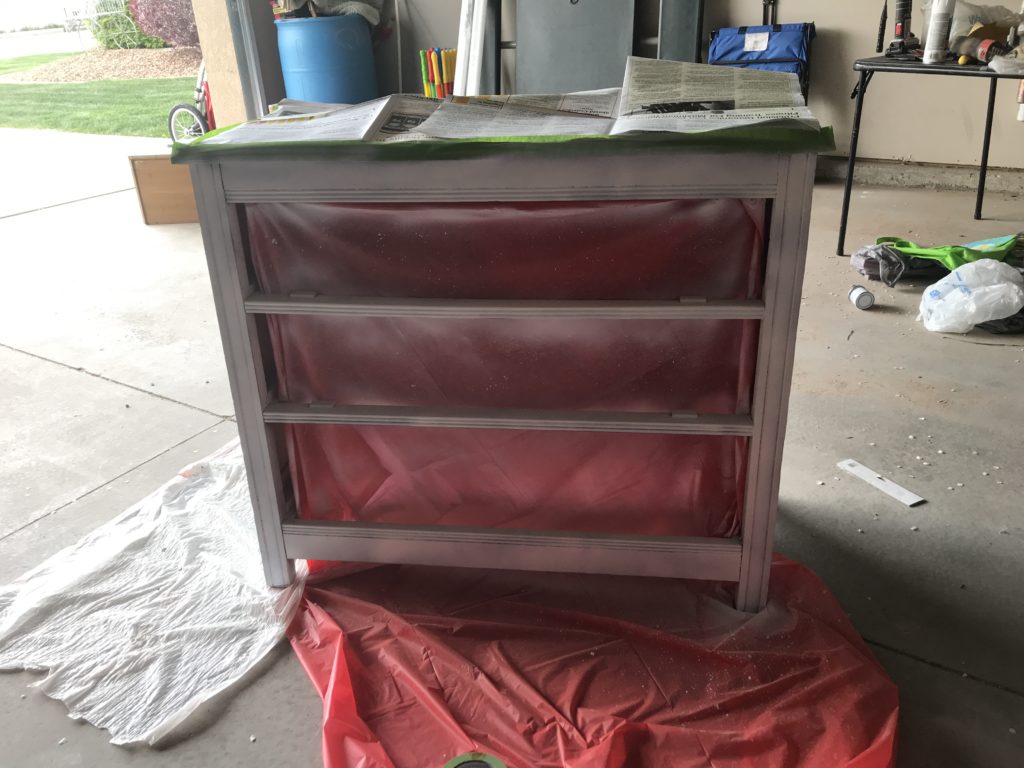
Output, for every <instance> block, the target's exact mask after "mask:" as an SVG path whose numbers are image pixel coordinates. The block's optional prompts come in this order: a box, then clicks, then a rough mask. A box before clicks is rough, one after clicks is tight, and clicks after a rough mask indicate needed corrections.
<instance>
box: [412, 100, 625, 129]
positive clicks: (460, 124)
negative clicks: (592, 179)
mask: <svg viewBox="0 0 1024 768" xmlns="http://www.w3.org/2000/svg"><path fill="white" fill-rule="evenodd" d="M613 124H614V121H613V120H612V119H611V118H608V117H598V116H594V115H589V114H579V113H577V112H561V111H558V110H554V109H537V108H534V107H527V106H522V105H521V104H519V103H517V102H515V101H513V100H512V99H460V98H452V99H451V100H449V101H446V102H445V103H443V104H442V105H441V106H440V107H439V108H438V110H437V111H436V112H434V114H433V115H431V116H430V118H429V119H428V120H426V121H424V123H423V124H422V125H420V126H419V128H418V130H419V132H420V133H421V134H423V135H425V136H429V137H430V138H434V139H464V138H496V137H502V136H604V135H607V134H608V133H609V132H610V131H611V129H612V126H613Z"/></svg>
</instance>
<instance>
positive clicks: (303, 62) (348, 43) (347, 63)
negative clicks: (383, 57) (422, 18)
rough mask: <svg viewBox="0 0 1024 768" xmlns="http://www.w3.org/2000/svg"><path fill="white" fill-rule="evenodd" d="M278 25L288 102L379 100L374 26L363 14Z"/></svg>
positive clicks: (356, 102) (291, 20)
mask: <svg viewBox="0 0 1024 768" xmlns="http://www.w3.org/2000/svg"><path fill="white" fill-rule="evenodd" d="M275 23H276V24H277V47H278V50H279V51H280V53H281V72H282V74H283V75H284V90H285V95H286V96H287V97H288V98H289V99H301V100H303V101H328V102H336V103H342V104H358V103H359V102H361V101H368V100H370V99H375V98H376V97H377V75H376V73H375V71H374V66H373V46H372V45H371V44H370V25H369V24H368V23H367V22H366V19H364V18H363V17H362V16H359V15H357V14H348V15H345V16H318V17H316V18H309V19H281V20H280V21H277V22H275Z"/></svg>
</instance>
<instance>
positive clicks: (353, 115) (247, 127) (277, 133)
mask: <svg viewBox="0 0 1024 768" xmlns="http://www.w3.org/2000/svg"><path fill="white" fill-rule="evenodd" d="M387 103H388V99H387V98H384V99H374V100H373V101H367V102H366V103H364V104H356V105H355V106H352V107H342V108H341V109H335V110H331V111H327V112H313V113H309V114H303V115H294V116H284V117H278V116H275V115H270V116H269V117H265V118H263V119H262V120H253V121H252V122H249V123H242V124H241V125H238V126H235V127H234V128H229V129H228V130H226V131H223V132H222V133H218V134H216V135H214V136H210V137H209V138H208V139H204V141H203V143H204V144H263V143H279V142H280V143H287V142H296V141H297V142H301V141H344V140H346V139H348V140H360V139H364V138H365V137H366V134H367V132H368V131H369V130H370V127H371V126H372V125H373V124H374V123H375V122H376V121H377V118H379V117H380V115H381V112H382V111H383V110H384V108H385V107H386V106H387Z"/></svg>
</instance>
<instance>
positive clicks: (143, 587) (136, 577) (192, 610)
mask: <svg viewBox="0 0 1024 768" xmlns="http://www.w3.org/2000/svg"><path fill="white" fill-rule="evenodd" d="M301 594H302V584H301V579H298V580H297V581H296V583H295V584H294V585H293V586H291V587H289V588H287V589H283V590H274V589H269V588H267V586H266V583H265V581H264V577H263V567H262V564H261V560H260V554H259V548H258V545H257V541H256V532H255V529H254V526H253V521H252V507H251V505H250V502H249V489H248V485H247V483H246V477H245V467H244V465H243V462H242V455H241V450H240V449H239V447H238V442H237V441H235V442H234V443H232V444H230V445H228V446H226V447H225V448H223V449H221V450H220V451H218V452H217V453H215V454H214V455H212V456H210V457H208V458H207V459H205V460H204V461H200V462H198V463H196V464H193V465H191V466H189V467H187V468H185V469H184V470H182V471H181V472H180V473H179V474H178V476H177V477H175V478H174V479H173V480H171V481H170V482H168V483H167V484H166V485H164V486H163V487H162V488H160V489H159V490H157V491H155V492H154V493H152V494H151V495H150V496H148V497H146V498H145V499H143V500H142V501H141V502H139V503H138V504H136V505H135V506H134V507H131V508H130V509H128V510H127V511H125V512H124V513H122V514H121V515H119V516H118V517H117V518H115V519H114V520H112V521H111V522H109V523H107V524H106V525H104V526H102V527H100V528H98V529H97V530H96V531H94V532H93V533H91V534H89V535H88V536H86V537H85V538H84V539H82V540H81V541H80V542H78V543H77V544H75V545H74V546H71V547H68V548H67V549H64V550H62V551H61V552H58V553H57V554H56V555H54V556H53V557H51V558H49V559H48V560H46V561H44V562H43V563H41V564H40V565H38V566H37V567H36V568H34V569H32V570H31V571H29V572H28V573H26V574H25V575H24V576H22V577H21V578H20V579H18V580H17V581H15V582H13V583H12V584H10V585H8V586H6V587H2V588H0V669H5V670H14V669H32V670H43V671H47V672H48V673H49V674H47V675H46V677H44V678H43V679H42V680H39V681H38V682H36V683H34V685H35V686H37V687H39V688H40V689H41V690H42V691H43V692H44V693H45V694H46V695H48V696H50V697H52V698H54V699H58V700H60V701H63V702H64V703H65V705H66V706H67V707H68V710H69V714H70V716H71V717H73V718H76V719H84V720H87V721H88V722H90V723H92V724H93V725H95V726H98V727H100V728H105V729H107V730H108V731H109V732H110V735H111V741H112V742H113V743H115V744H128V743H132V742H142V741H144V742H149V743H150V744H152V743H155V742H157V741H158V740H159V739H161V738H163V737H164V736H166V735H167V734H168V733H170V732H171V731H172V730H173V729H174V728H175V727H176V726H178V725H179V724H181V723H182V722H183V721H184V720H185V719H186V718H187V717H188V715H189V714H191V713H192V712H194V711H195V710H196V709H197V708H198V707H199V706H200V705H201V704H202V703H203V702H205V701H207V700H209V699H210V698H212V697H213V696H215V695H216V694H217V693H219V692H221V691H223V690H224V689H226V688H227V687H228V686H230V685H231V684H232V683H234V682H235V681H237V680H238V679H239V678H241V677H242V676H244V675H245V674H246V673H247V672H248V671H249V670H250V669H252V667H253V666H254V665H255V664H256V663H257V662H259V661H260V659H262V658H263V657H264V656H265V655H266V654H267V653H268V652H269V651H270V650H271V649H272V648H273V647H274V646H275V645H276V644H277V643H278V641H280V640H281V638H282V637H283V636H284V631H285V628H286V627H287V624H288V621H289V620H290V619H291V616H292V614H293V611H294V609H295V607H296V606H297V604H298V601H299V598H300V596H301ZM63 741H64V740H62V743H63Z"/></svg>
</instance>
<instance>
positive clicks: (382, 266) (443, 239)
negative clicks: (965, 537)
mask: <svg viewBox="0 0 1024 768" xmlns="http://www.w3.org/2000/svg"><path fill="white" fill-rule="evenodd" d="M764 219H765V203H764V201H763V200H730V199H726V200H652V201H611V202H609V201H605V202H543V203H501V204H498V203H471V204H452V203H437V204H429V205H422V204H326V203H302V204H276V203H275V204H258V205H250V206H247V208H246V223H247V232H248V236H249V250H250V254H251V256H252V261H253V265H254V268H255V272H256V278H257V282H258V283H259V286H260V289H261V290H262V291H265V292H268V293H276V294H281V293H285V294H286V293H291V292H295V291H316V292H319V293H321V294H325V295H329V296H339V297H345V296H349V297H352V296H355V297H395V296H397V297H411V298H435V299H436V298H441V299H563V300H574V299H607V300H626V299H628V300H656V299H657V300H676V299H678V298H680V297H688V296H706V297H708V298H716V299H748V298H758V297H760V295H761V288H762V280H763V275H762V272H763V261H764V260H763V252H764V226H765V224H764ZM758 327H759V326H758V323H757V322H754V321H728V320H726V321H722V320H700V321H643V320H619V321H617V320H607V319H579V318H575V319H573V318H552V317H537V318H521V319H466V318H422V317H388V318H381V317H309V316H294V315H293V316H274V317H271V319H270V322H269V330H270V339H271V342H272V347H273V354H274V360H275V365H276V370H277V381H276V390H277V394H278V396H279V397H280V398H281V399H283V400H286V401H289V402H296V403H311V402H331V403H336V404H338V405H390V406H419V407H434V408H447V407H457V408H512V409H534V410H545V409H548V410H609V411H633V412H657V413H677V412H680V411H694V412H698V413H703V414H736V413H740V414H742V413H748V412H749V410H750V400H751V392H752V385H753V371H754V367H755V362H756V346H757V335H758ZM285 436H286V443H287V450H288V452H289V458H290V465H291V470H292V484H293V488H294V492H295V498H296V501H297V507H298V511H299V515H300V516H301V517H303V518H307V519H321V520H342V521H355V520H359V521H368V522H392V523H404V524H436V525H464V526H482V527H498V526H501V527H514V528H532V529H538V528H539V529H548V530H568V531H588V532H609V533H611V532H615V533H651V534H662V535H680V536H732V535H735V534H736V532H737V528H738V518H739V512H740V510H741V508H742V504H743V484H744V477H745V463H746V451H747V440H746V439H743V438H720V437H688V438H682V437H676V436H664V435H628V434H609V433H603V434H599V433H566V432H561V433H543V432H523V431H511V430H472V429H464V430H459V429H448V430H445V429H400V428H354V427H312V426H297V427H287V428H285Z"/></svg>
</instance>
